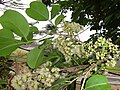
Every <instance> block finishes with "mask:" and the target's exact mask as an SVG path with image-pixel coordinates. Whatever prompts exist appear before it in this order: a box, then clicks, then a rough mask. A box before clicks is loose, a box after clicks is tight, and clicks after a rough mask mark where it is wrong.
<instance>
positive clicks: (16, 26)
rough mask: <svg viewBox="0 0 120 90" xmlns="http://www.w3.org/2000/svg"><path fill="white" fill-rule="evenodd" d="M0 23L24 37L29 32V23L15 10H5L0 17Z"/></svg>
mask: <svg viewBox="0 0 120 90" xmlns="http://www.w3.org/2000/svg"><path fill="white" fill-rule="evenodd" d="M0 23H1V24H2V26H3V28H7V29H8V30H11V31H13V32H14V33H15V34H17V35H18V36H20V37H24V38H25V39H26V37H27V35H28V34H29V24H28V22H27V20H26V19H25V18H24V16H23V15H21V14H20V13H19V12H17V11H14V10H7V11H5V13H4V14H3V15H2V16H1V17H0Z"/></svg>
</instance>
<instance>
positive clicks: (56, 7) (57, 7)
mask: <svg viewBox="0 0 120 90" xmlns="http://www.w3.org/2000/svg"><path fill="white" fill-rule="evenodd" d="M59 11H60V5H52V10H51V19H53V18H54V17H55V16H56V15H57V14H58V13H59Z"/></svg>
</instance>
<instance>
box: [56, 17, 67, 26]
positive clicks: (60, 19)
mask: <svg viewBox="0 0 120 90" xmlns="http://www.w3.org/2000/svg"><path fill="white" fill-rule="evenodd" d="M64 18H65V16H64V15H59V16H58V17H57V18H56V20H55V25H58V24H60V22H61V21H62V20H63V19H64Z"/></svg>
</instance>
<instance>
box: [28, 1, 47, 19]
mask: <svg viewBox="0 0 120 90" xmlns="http://www.w3.org/2000/svg"><path fill="white" fill-rule="evenodd" d="M26 13H27V15H28V16H29V17H31V18H33V19H35V20H39V21H46V20H48V19H49V12H48V9H47V7H46V6H45V5H44V4H43V3H42V2H38V1H34V2H31V3H30V8H27V9H26Z"/></svg>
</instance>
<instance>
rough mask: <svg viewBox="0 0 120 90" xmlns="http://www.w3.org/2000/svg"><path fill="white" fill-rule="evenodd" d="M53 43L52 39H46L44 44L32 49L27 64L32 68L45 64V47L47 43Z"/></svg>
mask: <svg viewBox="0 0 120 90" xmlns="http://www.w3.org/2000/svg"><path fill="white" fill-rule="evenodd" d="M50 43H51V40H45V41H44V43H43V44H41V45H39V46H38V47H36V48H34V49H32V50H31V51H30V52H29V53H28V58H27V64H28V65H29V67H30V68H32V69H34V68H37V67H38V66H39V65H41V64H43V63H44V62H45V61H46V60H44V49H45V48H46V46H47V45H49V44H50Z"/></svg>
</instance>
